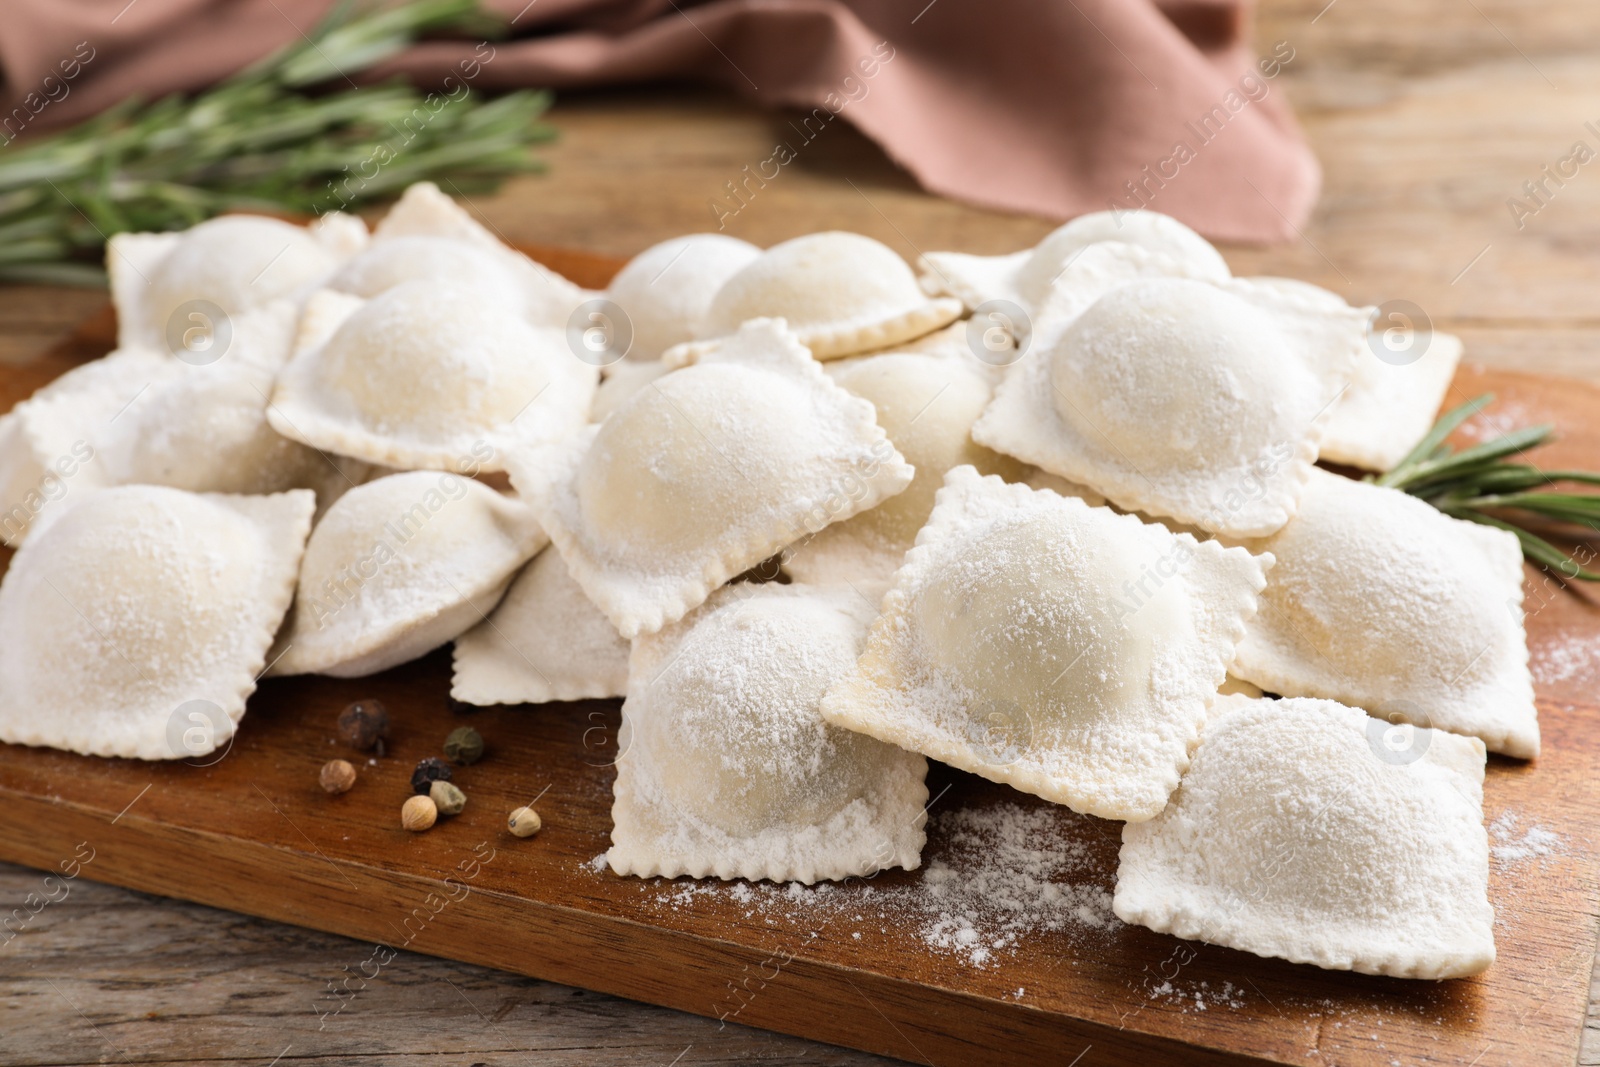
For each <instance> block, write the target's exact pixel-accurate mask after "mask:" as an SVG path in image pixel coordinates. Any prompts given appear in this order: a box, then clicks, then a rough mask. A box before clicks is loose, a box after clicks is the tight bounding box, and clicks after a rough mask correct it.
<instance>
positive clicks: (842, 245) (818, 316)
mask: <svg viewBox="0 0 1600 1067" xmlns="http://www.w3.org/2000/svg"><path fill="white" fill-rule="evenodd" d="M960 315H961V303H960V301H957V300H952V299H949V298H941V297H932V298H930V297H928V296H926V295H924V294H923V292H922V290H921V289H919V288H918V287H917V281H916V277H915V276H914V275H913V274H912V273H911V268H910V267H909V266H907V265H906V262H905V260H903V259H901V258H900V257H899V256H898V255H896V254H895V252H894V250H893V249H891V248H889V247H888V246H886V245H884V244H882V243H880V242H878V241H874V240H873V239H872V238H870V237H863V236H861V235H860V234H855V233H840V232H836V231H834V232H827V233H813V234H808V235H806V236H805V237H796V238H795V239H794V240H792V241H785V242H783V243H782V244H778V245H773V246H772V247H771V248H769V249H767V250H766V251H765V252H763V253H762V254H761V255H760V256H759V257H758V258H756V259H755V260H753V261H752V262H751V263H749V264H748V265H747V266H745V267H744V268H743V269H742V270H740V271H739V272H738V273H736V274H734V275H733V276H732V277H730V278H729V279H728V280H727V281H726V282H725V283H724V284H723V286H722V288H721V289H719V290H717V295H716V296H715V297H714V298H713V299H712V301H711V307H710V308H709V309H708V310H707V312H706V316H705V323H704V326H703V328H702V330H703V336H704V337H706V338H716V337H725V336H727V335H729V334H732V333H733V332H734V331H735V330H737V329H738V328H739V326H740V324H741V323H744V322H748V321H749V320H751V319H757V318H781V319H783V320H784V322H786V323H787V324H788V326H789V328H790V329H791V330H793V331H794V333H795V335H796V336H797V337H799V339H800V343H801V344H803V345H805V346H806V347H807V348H809V349H810V350H811V354H812V355H814V356H815V357H816V358H817V359H836V358H838V357H840V356H848V355H854V354H856V353H858V352H870V351H872V350H873V349H878V348H888V347H890V346H892V345H898V344H903V343H905V342H907V341H910V340H913V339H914V338H917V337H921V336H923V335H925V334H929V333H932V332H933V331H934V330H937V329H939V328H940V327H942V326H945V325H946V324H948V323H950V322H952V321H954V320H955V319H957V318H959V317H960ZM706 348H707V346H706V345H704V344H699V345H696V344H690V345H683V346H679V348H678V349H677V350H675V351H672V352H669V353H668V354H667V357H666V359H667V362H668V363H675V362H677V363H681V362H684V361H686V360H687V359H692V358H693V355H694V354H697V353H699V352H703V351H705V350H706Z"/></svg>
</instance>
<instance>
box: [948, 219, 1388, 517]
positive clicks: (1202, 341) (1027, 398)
mask: <svg viewBox="0 0 1600 1067" xmlns="http://www.w3.org/2000/svg"><path fill="white" fill-rule="evenodd" d="M1089 251H1093V249H1090V250H1089ZM1065 280H1066V279H1065V277H1064V278H1063V279H1062V281H1063V282H1064V281H1065ZM1357 320H1359V321H1364V318H1363V317H1362V315H1361V313H1360V312H1359V311H1357V310H1356V309H1354V308H1335V307H1331V306H1329V305H1328V304H1327V303H1326V302H1323V301H1318V300H1313V299H1310V298H1306V297H1302V296H1297V295H1293V294H1285V293H1284V292H1282V291H1281V290H1279V289H1276V288H1273V287H1265V286H1260V285H1256V284H1254V283H1251V282H1246V281H1239V280H1234V281H1229V282H1227V283H1224V284H1222V285H1217V284H1212V283H1209V282H1204V281H1199V280H1196V279H1193V278H1171V277H1165V278H1163V277H1157V278H1146V279H1144V280H1141V281H1135V282H1131V283H1129V284H1126V285H1122V286H1120V287H1117V288H1114V289H1111V290H1110V291H1108V292H1106V293H1105V294H1104V295H1102V296H1100V297H1099V299H1097V300H1095V301H1094V302H1093V303H1092V304H1089V305H1088V306H1087V307H1086V308H1085V309H1084V310H1082V311H1081V313H1078V314H1077V315H1076V317H1074V318H1072V319H1071V321H1070V322H1068V323H1066V324H1065V326H1064V328H1060V329H1059V330H1058V331H1057V333H1056V336H1054V337H1050V338H1044V339H1042V340H1043V341H1044V343H1042V344H1040V345H1039V346H1037V347H1036V349H1035V350H1034V351H1031V352H1029V353H1028V354H1027V355H1026V356H1025V357H1024V358H1023V359H1022V360H1021V361H1020V362H1019V363H1017V365H1016V366H1015V367H1013V368H1012V371H1011V373H1010V374H1009V375H1008V376H1007V378H1006V380H1005V382H1004V383H1002V384H1001V386H1000V388H999V389H998V390H996V392H995V398H994V401H993V402H992V403H991V404H990V405H989V407H988V409H987V410H985V411H984V413H983V415H982V416H981V417H979V419H978V421H977V423H976V424H975V425H974V426H973V428H972V437H973V440H975V441H977V442H978V443H979V444H983V445H987V446H989V447H990V448H992V449H994V450H995V451H997V452H1004V453H1006V454H1007V455H1011V456H1015V457H1017V458H1018V459H1023V460H1026V461H1028V462H1029V463H1033V464H1035V465H1037V466H1039V467H1042V468H1044V469H1045V470H1047V471H1050V472H1051V473H1053V474H1058V475H1060V476H1061V477H1063V478H1067V479H1070V480H1071V481H1074V482H1081V483H1082V484H1084V485H1087V486H1089V487H1090V488H1091V489H1094V490H1097V491H1098V492H1101V493H1103V494H1105V496H1106V497H1107V498H1108V499H1110V500H1111V501H1112V502H1113V503H1115V504H1117V505H1118V506H1119V507H1121V508H1123V509H1124V510H1127V511H1143V512H1146V513H1148V514H1150V515H1157V516H1162V517H1165V518H1171V519H1176V520H1177V521H1179V522H1181V523H1189V524H1192V525H1195V526H1199V527H1201V528H1202V529H1205V530H1210V531H1212V532H1214V533H1220V534H1226V535H1229V536H1232V537H1260V536H1264V535H1266V534H1270V533H1272V532H1273V531H1274V530H1277V529H1278V528H1279V527H1281V526H1282V525H1283V524H1284V523H1285V522H1288V521H1289V517H1290V516H1292V515H1293V514H1294V509H1295V505H1296V504H1297V502H1298V501H1299V498H1300V491H1301V487H1302V486H1303V485H1304V483H1305V479H1306V474H1307V472H1308V471H1309V470H1310V469H1311V467H1312V465H1313V464H1314V463H1315V462H1316V459H1317V449H1318V444H1319V442H1320V440H1321V438H1322V432H1323V426H1324V424H1325V419H1324V416H1325V415H1326V413H1327V411H1328V409H1329V408H1330V407H1331V406H1332V405H1333V403H1334V402H1335V400H1336V399H1337V398H1338V397H1339V395H1340V393H1341V392H1342V391H1343V390H1344V389H1345V388H1346V385H1347V384H1348V382H1349V380H1350V376H1351V374H1352V373H1353V365H1354V362H1355V359H1356V354H1357V350H1358V349H1359V348H1360V347H1361V343H1362V342H1361V334H1360V333H1359V332H1352V331H1351V330H1349V329H1347V328H1344V327H1348V326H1349V325H1350V324H1351V322H1353V321H1357Z"/></svg>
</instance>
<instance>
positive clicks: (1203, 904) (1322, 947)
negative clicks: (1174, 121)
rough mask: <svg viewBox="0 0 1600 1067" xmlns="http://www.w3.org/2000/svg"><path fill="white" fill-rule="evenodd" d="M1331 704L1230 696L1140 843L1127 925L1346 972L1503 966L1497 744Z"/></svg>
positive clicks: (1138, 835)
mask: <svg viewBox="0 0 1600 1067" xmlns="http://www.w3.org/2000/svg"><path fill="white" fill-rule="evenodd" d="M1388 727H1389V724H1388V723H1385V722H1382V721H1380V720H1377V719H1371V718H1368V716H1367V715H1366V714H1364V713H1363V712H1361V711H1360V710H1358V709H1355V708H1349V707H1345V706H1343V705H1340V704H1336V703H1334V702H1333V701H1331V700H1308V699H1285V700H1257V699H1251V698H1250V697H1244V696H1225V697H1219V698H1218V700H1217V703H1216V706H1215V707H1214V708H1213V711H1212V715H1211V717H1210V718H1209V719H1208V721H1207V722H1206V726H1205V731H1204V733H1203V734H1202V735H1201V738H1200V745H1199V747H1198V748H1197V749H1196V750H1195V754H1194V759H1193V761H1192V762H1191V763H1190V766H1189V772H1188V773H1187V774H1186V775H1185V776H1184V779H1183V784H1182V785H1180V786H1179V787H1178V791H1177V792H1176V793H1175V794H1174V795H1173V797H1172V802H1171V803H1170V804H1168V805H1167V808H1166V810H1164V811H1163V812H1162V813H1161V814H1160V815H1158V816H1157V817H1156V818H1155V819H1153V820H1151V821H1149V822H1144V823H1129V824H1128V825H1127V826H1125V827H1123V830H1122V853H1121V857H1120V861H1119V863H1118V867H1117V889H1116V895H1115V897H1114V898H1113V903H1112V907H1113V908H1114V909H1115V910H1116V913H1117V916H1118V917H1119V918H1121V919H1122V920H1123V921H1125V922H1130V923H1137V924H1139V925H1141V926H1148V927H1149V928H1150V929H1152V930H1157V931H1160V932H1162V933H1171V934H1175V935H1177V936H1178V937H1184V938H1192V939H1198V940H1202V941H1209V942H1211V943H1213V944H1217V945H1226V946H1228V947H1230V948H1237V949H1243V950H1244V951H1246V952H1253V953H1255V954H1256V955H1258V956H1276V957H1281V958H1283V959H1287V960H1292V961H1294V962H1296V963H1310V964H1314V965H1316V966H1318V967H1326V968H1330V969H1333V970H1354V971H1361V972H1363V973H1366V974H1387V975H1394V976H1397V977H1400V978H1459V977H1462V976H1464V975H1469V974H1477V973H1478V972H1480V971H1483V970H1485V969H1486V968H1487V967H1488V966H1489V965H1490V964H1491V963H1493V962H1494V954H1495V950H1494V909H1493V908H1491V907H1490V905H1489V900H1488V888H1489V847H1488V844H1489V843H1488V836H1487V834H1485V832H1484V827H1483V770H1484V749H1483V744H1482V742H1480V741H1478V740H1476V739H1473V738H1465V737H1455V736H1452V735H1450V734H1446V733H1441V732H1438V731H1435V730H1428V729H1422V730H1417V731H1415V732H1414V733H1412V734H1411V735H1409V736H1408V737H1407V738H1406V739H1405V743H1404V744H1402V745H1390V744H1387V743H1386V742H1385V737H1384V735H1385V731H1386V729H1387V728H1388Z"/></svg>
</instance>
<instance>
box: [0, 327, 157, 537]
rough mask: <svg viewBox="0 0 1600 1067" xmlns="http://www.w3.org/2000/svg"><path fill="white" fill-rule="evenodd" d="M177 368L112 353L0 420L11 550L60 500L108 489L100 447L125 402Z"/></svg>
mask: <svg viewBox="0 0 1600 1067" xmlns="http://www.w3.org/2000/svg"><path fill="white" fill-rule="evenodd" d="M180 369H181V364H179V363H178V362H177V361H176V360H173V359H171V358H169V357H167V356H163V355H159V354H157V353H155V352H151V351H149V350H147V349H118V350H117V351H115V352H112V353H111V354H110V355H108V356H104V357H102V358H100V359H96V360H91V361H90V362H88V363H85V364H83V365H82V366H80V367H74V368H73V369H72V370H70V371H68V372H67V373H65V374H63V375H62V376H61V377H59V378H57V379H56V380H55V381H53V382H50V383H49V384H48V385H46V386H44V387H43V388H42V389H40V390H39V391H38V392H36V393H34V394H33V395H32V396H30V397H29V398H28V399H26V400H24V401H23V402H22V403H20V404H18V405H17V406H16V407H14V408H12V409H11V410H10V411H8V412H6V414H4V415H0V538H3V539H4V540H5V543H6V544H8V545H10V546H12V547H13V548H14V547H16V546H17V545H20V544H21V543H22V541H23V539H24V538H26V537H27V536H28V533H29V530H30V529H32V527H33V526H34V525H35V523H36V522H38V520H39V519H40V518H41V517H42V516H44V515H46V514H47V513H53V512H55V511H58V510H60V505H61V503H62V502H63V501H65V500H67V499H70V498H75V497H76V496H78V495H82V494H83V493H85V492H88V491H90V490H92V489H95V488H99V487H101V486H104V485H107V484H109V482H108V479H107V475H106V473H105V469H104V468H105V464H104V463H102V462H101V455H100V450H99V447H98V446H99V445H100V443H101V442H102V441H103V439H104V437H105V435H106V433H107V432H108V430H109V429H110V428H111V427H113V426H114V425H115V423H116V421H117V420H118V419H119V418H120V417H121V414H122V413H123V412H124V411H125V410H126V409H127V408H128V406H129V405H130V404H132V403H133V402H134V401H136V400H138V399H139V397H140V396H141V395H142V394H143V393H144V392H146V391H147V390H148V389H149V388H150V386H151V384H152V383H154V382H157V381H163V380H165V379H166V378H167V377H169V376H170V375H173V374H175V373H177V371H178V370H180Z"/></svg>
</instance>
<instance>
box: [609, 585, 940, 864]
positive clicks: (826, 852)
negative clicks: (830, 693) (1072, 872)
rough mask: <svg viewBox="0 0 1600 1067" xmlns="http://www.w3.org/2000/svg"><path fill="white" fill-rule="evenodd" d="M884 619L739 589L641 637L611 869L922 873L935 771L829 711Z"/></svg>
mask: <svg viewBox="0 0 1600 1067" xmlns="http://www.w3.org/2000/svg"><path fill="white" fill-rule="evenodd" d="M873 610H874V609H873V605H872V604H871V603H870V602H869V601H867V600H864V599H863V598H862V597H860V596H859V595H858V594H857V593H856V592H855V591H854V590H851V589H848V588H845V587H842V586H827V587H822V586H781V585H774V584H770V583H769V584H766V585H749V584H743V585H734V586H728V587H727V588H725V589H722V590H719V591H718V592H717V594H716V596H714V597H712V598H711V599H710V600H709V601H707V602H706V604H705V605H704V606H703V607H701V608H700V609H698V610H697V611H695V612H694V613H693V614H692V615H690V616H689V617H688V618H686V619H684V620H682V621H681V622H679V623H676V624H675V625H673V626H670V627H668V628H666V629H664V630H662V631H660V632H659V633H655V634H650V635H648V636H646V637H641V638H639V639H638V640H637V641H636V642H635V643H634V647H633V655H632V658H631V659H630V661H629V664H628V699H627V702H626V703H624V704H623V706H622V732H621V735H620V736H619V739H618V751H619V755H618V757H617V780H616V785H615V787H614V795H615V802H614V804H613V805H612V809H611V817H612V822H613V824H614V825H613V828H612V831H611V841H612V845H611V850H610V852H608V853H607V861H608V863H609V865H610V867H611V869H612V870H614V871H616V872H617V873H618V874H632V875H638V876H641V877H652V876H656V875H660V876H662V877H666V878H673V877H677V876H678V875H684V874H687V875H691V876H693V877H695V878H704V877H706V876H707V875H715V876H717V877H718V878H748V879H751V880H756V879H762V878H765V879H770V880H772V881H775V882H785V881H796V882H805V883H807V884H809V883H812V882H816V881H820V880H826V879H839V878H847V877H850V876H852V875H865V874H870V873H872V872H874V871H879V870H883V869H884V868H887V867H903V868H905V869H906V870H912V869H914V868H916V867H917V866H918V864H919V863H920V862H921V853H922V844H923V840H924V835H923V830H922V827H923V823H924V822H925V820H926V818H927V815H926V812H925V810H924V806H925V805H926V804H927V801H928V790H927V786H926V785H924V782H923V780H924V777H925V776H926V774H927V769H928V764H927V761H926V760H924V759H923V758H922V757H921V756H918V755H915V754H913V753H910V752H906V751H904V750H902V749H899V748H896V747H895V746H893V745H886V744H884V743H882V742H880V741H875V740H873V739H872V738H870V737H866V736H863V735H862V734H858V733H852V732H850V731H849V730H841V729H838V728H837V727H834V726H830V725H828V724H827V723H826V722H824V721H823V719H822V716H821V715H820V714H819V713H818V710H817V702H818V700H819V699H821V697H822V693H823V691H824V690H825V689H826V688H827V687H828V686H829V685H830V684H832V683H833V682H834V681H835V680H837V679H838V678H839V677H840V676H842V675H843V674H844V673H845V672H847V671H849V670H850V668H851V666H852V664H854V662H855V658H856V655H857V653H858V652H859V651H860V649H861V640H862V637H863V635H864V634H865V633H866V629H867V624H868V622H869V621H870V620H871V619H872V615H873Z"/></svg>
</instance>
